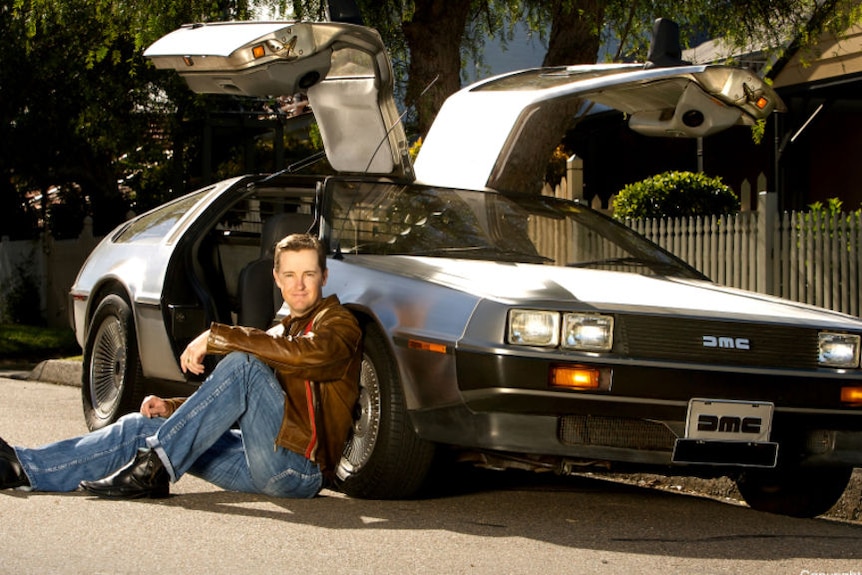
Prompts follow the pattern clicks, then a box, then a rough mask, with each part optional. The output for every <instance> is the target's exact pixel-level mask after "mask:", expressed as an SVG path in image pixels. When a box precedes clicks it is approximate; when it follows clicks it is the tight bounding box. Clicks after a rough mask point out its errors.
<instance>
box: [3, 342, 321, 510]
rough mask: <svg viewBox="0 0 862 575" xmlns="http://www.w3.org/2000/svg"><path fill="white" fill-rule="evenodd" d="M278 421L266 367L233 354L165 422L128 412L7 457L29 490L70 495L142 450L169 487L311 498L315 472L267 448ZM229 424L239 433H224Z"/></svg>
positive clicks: (280, 403)
mask: <svg viewBox="0 0 862 575" xmlns="http://www.w3.org/2000/svg"><path fill="white" fill-rule="evenodd" d="M283 416H284V391H283V390H282V389H281V385H280V384H279V383H278V379H277V378H276V376H275V373H274V372H273V370H272V368H270V367H268V366H267V365H266V364H264V363H263V362H262V361H260V360H259V359H257V358H256V357H254V356H252V355H249V354H246V353H239V352H234V353H231V354H229V355H228V356H226V357H225V358H224V359H223V360H222V361H221V362H219V364H218V365H217V366H216V368H215V370H213V373H212V374H211V375H210V376H209V377H208V378H207V380H206V381H205V382H204V383H203V385H201V387H200V388H199V389H198V390H197V391H196V392H195V393H193V394H192V396H191V397H189V398H188V399H187V400H186V401H185V403H183V404H182V405H181V406H180V407H179V409H177V410H176V412H174V413H173V415H171V417H169V418H167V419H164V418H158V417H157V418H152V419H148V418H146V417H144V416H142V415H141V414H139V413H132V414H129V415H125V416H123V417H122V418H120V419H119V420H118V421H117V422H116V423H114V424H112V425H109V426H107V427H104V428H102V429H99V430H96V431H93V432H92V433H88V434H87V435H83V436H80V437H75V438H72V439H66V440H63V441H58V442H56V443H51V444H48V445H45V446H43V447H39V448H35V449H28V448H24V447H16V448H15V451H16V452H17V454H18V458H19V459H20V461H21V466H22V468H23V469H24V473H26V474H27V477H28V479H29V480H30V485H31V486H32V488H33V489H34V490H37V491H72V490H74V489H76V488H77V487H78V484H79V483H80V482H81V481H87V480H96V479H101V478H103V477H107V476H108V475H110V474H112V473H113V472H115V471H117V470H118V469H120V468H121V467H123V466H124V465H126V464H127V463H128V462H129V461H131V460H132V459H133V458H134V456H135V454H136V452H137V450H138V449H140V448H146V447H150V448H152V449H154V450H155V451H156V453H157V454H158V455H159V458H160V459H161V460H162V462H163V463H164V464H165V467H166V468H167V470H168V473H169V474H170V476H171V480H172V481H177V480H178V479H179V478H180V477H182V475H183V474H184V473H186V472H188V473H191V474H192V475H196V476H198V477H200V478H202V479H205V480H206V481H209V482H210V483H213V484H215V485H217V486H219V487H221V488H223V489H227V490H230V491H243V492H250V493H264V494H267V495H273V496H278V497H314V496H315V495H316V494H317V493H318V492H319V491H320V488H321V486H322V484H323V479H322V476H321V473H320V469H319V468H318V466H317V465H316V464H315V463H313V462H311V461H309V460H308V459H306V458H305V457H303V456H302V455H300V454H298V453H294V452H292V451H289V450H287V449H283V448H281V447H278V446H277V445H276V444H275V438H276V435H277V434H278V431H279V429H280V427H281V422H282V418H283ZM237 422H238V423H239V430H236V429H231V428H232V426H233V425H234V424H235V423H237Z"/></svg>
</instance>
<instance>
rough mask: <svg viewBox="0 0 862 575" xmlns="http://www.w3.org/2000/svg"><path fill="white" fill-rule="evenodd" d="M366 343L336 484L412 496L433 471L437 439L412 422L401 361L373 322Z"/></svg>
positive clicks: (356, 493)
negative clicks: (427, 437)
mask: <svg viewBox="0 0 862 575" xmlns="http://www.w3.org/2000/svg"><path fill="white" fill-rule="evenodd" d="M363 345H364V354H363V358H362V371H361V376H360V382H359V385H360V394H359V402H358V405H357V413H356V420H355V421H354V424H353V433H352V434H351V437H350V439H349V440H348V443H347V446H346V447H345V450H344V455H343V456H342V458H341V462H340V463H339V465H338V469H337V471H336V474H337V477H338V480H337V482H336V486H337V487H338V489H339V490H341V491H342V492H344V493H346V494H347V495H350V496H351V497H359V498H364V499H403V498H408V497H411V496H413V495H415V494H416V492H417V491H418V490H419V488H420V487H421V486H422V483H423V481H424V480H425V477H426V475H427V474H428V471H429V469H430V467H431V462H432V460H433V459H434V451H435V448H434V444H433V443H430V442H428V441H424V440H422V439H420V438H419V437H418V436H417V435H416V432H415V431H414V430H413V427H412V425H411V424H410V418H409V416H408V414H407V408H406V407H405V404H404V395H403V391H402V389H401V382H400V380H399V377H398V369H397V366H396V364H395V361H394V359H393V358H392V356H391V354H390V353H389V350H388V347H387V345H386V340H385V338H384V336H383V334H382V333H381V331H380V329H379V328H378V327H377V326H375V325H369V326H368V328H367V329H366V331H365V338H364V340H363Z"/></svg>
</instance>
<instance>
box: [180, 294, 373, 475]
mask: <svg viewBox="0 0 862 575" xmlns="http://www.w3.org/2000/svg"><path fill="white" fill-rule="evenodd" d="M280 328H283V329H280ZM361 343H362V332H361V330H360V328H359V324H358V323H357V321H356V318H354V317H353V315H352V314H351V313H350V312H349V311H348V310H347V309H346V308H344V307H343V306H342V305H341V303H340V302H339V301H338V298H337V297H336V296H334V295H332V296H329V297H327V298H325V299H323V300H321V301H320V302H318V304H317V305H315V306H314V307H312V308H311V309H310V310H309V311H308V312H307V313H306V314H304V315H303V316H301V317H292V316H288V317H286V318H284V319H283V320H282V322H281V324H280V326H276V328H274V329H271V330H269V331H268V332H265V331H261V330H259V329H254V328H248V327H241V326H228V325H224V324H218V323H214V324H213V325H212V327H211V328H210V335H209V339H208V341H207V353H214V354H227V353H229V352H232V351H243V352H247V353H250V354H252V355H254V356H256V357H258V358H259V359H260V360H262V361H263V362H264V363H266V364H267V365H269V366H271V367H273V368H274V369H275V370H276V375H277V377H278V381H279V382H280V383H281V386H282V388H283V389H284V390H285V399H284V419H283V420H282V422H281V429H280V430H279V432H278V436H277V437H275V438H274V441H275V445H278V446H280V447H283V448H285V449H289V450H291V451H294V452H296V453H299V454H300V455H303V456H305V457H306V458H308V459H310V460H311V461H314V462H315V463H317V464H318V465H319V466H320V468H321V471H322V472H323V473H324V475H325V476H326V477H328V478H330V479H331V478H332V477H333V474H334V472H335V467H336V466H337V465H338V461H339V460H340V459H341V454H342V452H343V451H344V444H345V442H346V441H347V436H348V434H349V433H350V430H351V428H352V427H353V412H354V406H355V405H356V401H357V399H358V398H359V367H360V364H361V363H362V349H361ZM168 403H169V410H170V411H171V412H173V410H174V409H176V407H178V405H179V402H178V401H176V400H169V401H168Z"/></svg>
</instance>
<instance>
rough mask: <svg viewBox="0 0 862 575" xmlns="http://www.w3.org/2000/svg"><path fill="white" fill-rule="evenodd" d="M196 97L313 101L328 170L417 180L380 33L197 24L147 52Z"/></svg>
mask: <svg viewBox="0 0 862 575" xmlns="http://www.w3.org/2000/svg"><path fill="white" fill-rule="evenodd" d="M144 56H146V57H147V58H150V59H151V60H152V61H153V63H154V64H155V66H156V67H157V68H166V69H172V70H176V71H177V72H178V73H179V74H180V75H181V76H182V77H183V78H185V80H186V81H187V83H188V85H189V88H191V89H192V90H193V91H194V92H197V93H210V94H232V95H245V96H263V97H265V96H280V95H293V94H296V93H303V94H306V95H307V96H308V101H309V104H310V106H311V109H312V111H313V112H314V116H315V118H316V120H317V123H318V125H319V127H320V133H321V136H322V139H323V145H324V148H325V149H326V156H327V159H328V160H329V163H330V165H332V167H333V168H334V169H335V170H337V171H339V172H347V173H362V174H365V173H371V174H377V175H388V176H392V177H397V178H410V179H412V168H411V164H410V160H409V157H408V153H407V139H406V137H405V135H404V130H403V128H402V126H401V124H400V121H399V118H398V112H397V108H396V106H395V101H394V99H393V93H392V87H393V79H392V66H391V64H390V61H389V57H388V55H387V54H386V51H385V49H384V46H383V42H382V40H381V39H380V36H379V34H377V32H376V31H375V30H372V29H370V28H366V27H364V26H357V25H353V24H343V23H333V22H217V23H211V24H193V25H188V26H183V27H182V28H180V29H178V30H175V31H174V32H171V33H170V34H168V35H166V36H164V37H162V38H161V39H159V40H157V41H156V42H155V43H154V44H153V45H152V46H150V47H149V48H148V49H147V50H146V51H145V52H144Z"/></svg>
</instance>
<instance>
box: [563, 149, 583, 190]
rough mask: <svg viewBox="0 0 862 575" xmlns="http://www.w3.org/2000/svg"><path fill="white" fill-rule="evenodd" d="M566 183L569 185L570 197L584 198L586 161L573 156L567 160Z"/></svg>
mask: <svg viewBox="0 0 862 575" xmlns="http://www.w3.org/2000/svg"><path fill="white" fill-rule="evenodd" d="M566 184H567V185H568V196H567V197H568V199H570V200H582V199H584V161H583V160H582V159H581V158H579V157H577V156H572V157H570V158H568V159H567V160H566Z"/></svg>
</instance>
